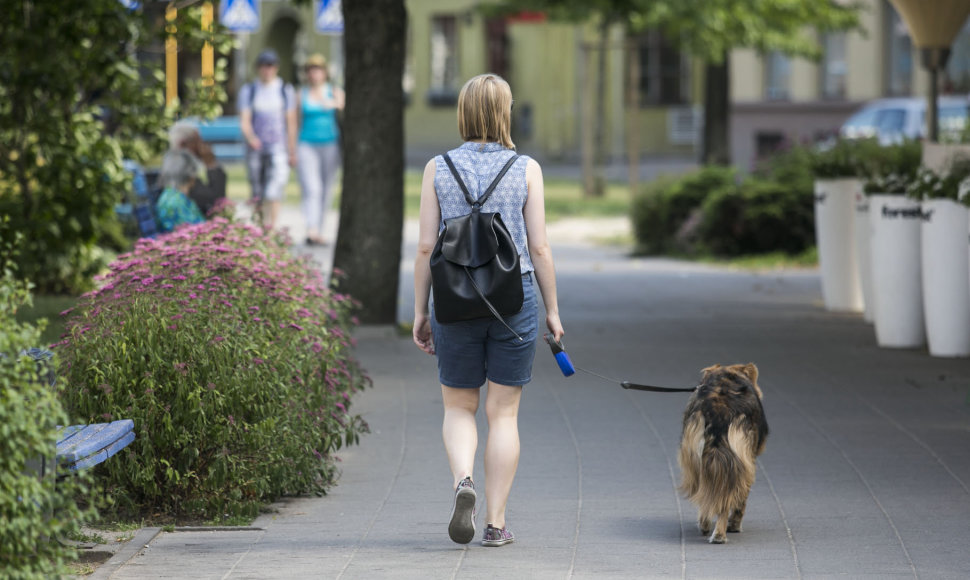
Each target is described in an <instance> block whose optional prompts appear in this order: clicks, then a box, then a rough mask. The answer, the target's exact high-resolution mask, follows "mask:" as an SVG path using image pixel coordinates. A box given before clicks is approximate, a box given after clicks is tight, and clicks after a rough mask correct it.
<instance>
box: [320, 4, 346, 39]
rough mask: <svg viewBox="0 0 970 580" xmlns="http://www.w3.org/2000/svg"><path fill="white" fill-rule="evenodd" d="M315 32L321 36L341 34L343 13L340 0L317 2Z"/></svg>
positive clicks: (342, 31)
mask: <svg viewBox="0 0 970 580" xmlns="http://www.w3.org/2000/svg"><path fill="white" fill-rule="evenodd" d="M316 28H317V32H320V33H322V34H343V33H344V13H343V11H342V10H341V9H340V0H317V18H316Z"/></svg>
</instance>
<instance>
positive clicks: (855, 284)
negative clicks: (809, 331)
mask: <svg viewBox="0 0 970 580" xmlns="http://www.w3.org/2000/svg"><path fill="white" fill-rule="evenodd" d="M861 188H862V182H861V181H859V180H858V179H854V178H852V179H818V180H816V181H815V240H816V244H817V245H818V262H819V270H820V271H821V275H822V299H823V301H824V302H825V308H826V309H828V310H833V311H841V312H861V311H862V287H861V284H860V281H859V268H858V264H857V262H856V254H855V237H854V235H853V232H854V227H853V226H854V222H855V207H854V206H855V193H856V191H858V190H861Z"/></svg>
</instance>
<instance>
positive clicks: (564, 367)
mask: <svg viewBox="0 0 970 580" xmlns="http://www.w3.org/2000/svg"><path fill="white" fill-rule="evenodd" d="M543 338H545V339H546V343H547V344H548V345H549V349H550V350H552V356H554V357H556V363H557V364H558V365H559V370H561V371H562V374H563V376H566V377H571V376H573V375H574V374H576V367H574V366H573V361H571V360H569V355H568V354H566V347H564V346H563V345H562V342H560V341H558V340H556V339H555V338H554V337H551V336H549V335H548V334H546V335H543Z"/></svg>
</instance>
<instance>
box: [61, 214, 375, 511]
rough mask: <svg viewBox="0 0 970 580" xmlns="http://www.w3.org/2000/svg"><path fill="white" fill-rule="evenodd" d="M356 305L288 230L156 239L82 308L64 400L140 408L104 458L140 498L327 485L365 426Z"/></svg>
mask: <svg viewBox="0 0 970 580" xmlns="http://www.w3.org/2000/svg"><path fill="white" fill-rule="evenodd" d="M354 306H355V305H354V302H353V300H352V299H350V298H349V297H347V296H344V295H341V294H339V293H337V292H335V291H334V290H331V289H328V288H327V287H326V285H325V283H324V280H323V277H322V275H321V274H320V273H319V271H317V270H315V269H313V268H312V267H311V265H310V264H309V263H307V262H306V261H305V260H301V259H296V258H294V257H293V256H292V255H291V253H290V251H289V244H288V242H286V241H285V240H283V239H281V238H279V237H276V236H273V235H267V234H264V233H263V232H262V230H260V229H259V228H256V227H254V226H250V225H243V224H238V223H234V222H231V221H229V220H226V219H224V218H215V219H214V220H213V221H210V222H206V223H204V224H199V225H195V226H188V227H184V228H181V229H178V230H176V231H175V232H173V233H171V234H168V235H166V236H162V237H160V238H158V239H156V240H141V241H139V242H138V243H137V245H136V247H135V249H134V251H132V252H131V253H129V254H125V255H122V256H120V257H119V258H118V259H117V260H116V261H115V262H114V263H113V264H111V266H110V272H109V273H108V274H107V275H105V276H103V277H102V279H101V280H100V288H99V289H98V290H95V291H93V292H90V293H88V294H86V295H84V296H83V297H82V299H81V301H80V303H79V305H78V306H77V308H75V309H74V311H73V312H71V313H70V314H69V319H68V331H67V334H66V335H65V338H64V340H63V341H62V342H60V343H58V344H57V345H55V347H56V352H57V353H58V355H59V358H60V360H61V376H62V377H63V379H64V380H63V381H62V382H61V385H62V389H63V393H62V398H63V400H64V401H65V403H66V405H67V407H68V409H69V410H70V412H71V413H72V414H73V415H74V416H78V417H81V418H82V419H86V420H88V421H92V422H103V421H110V420H114V419H133V420H134V422H135V430H136V435H137V437H136V439H135V441H134V443H132V444H131V445H130V446H129V447H128V449H127V450H126V451H125V452H122V453H121V454H120V455H119V457H117V458H113V459H112V460H111V461H108V462H105V464H104V468H105V471H106V473H107V477H108V478H109V481H110V483H112V484H115V485H117V486H119V487H121V488H123V490H124V493H123V494H121V495H122V496H123V497H125V498H126V499H127V500H128V501H129V502H130V504H129V506H128V507H130V508H132V509H136V510H140V511H143V512H144V511H150V513H164V514H169V515H174V516H188V517H200V518H209V519H212V518H214V517H217V516H221V515H223V514H234V515H235V514H242V515H253V514H255V513H256V511H257V510H258V508H259V506H260V505H261V504H263V503H265V502H267V501H272V500H273V499H275V498H277V497H279V496H281V495H284V494H297V493H306V492H315V493H322V492H324V491H325V490H326V488H327V487H328V486H329V485H331V484H332V483H333V482H334V480H335V476H336V472H335V467H334V461H335V457H334V455H333V453H334V452H335V451H336V450H337V449H339V448H340V447H341V446H342V445H344V444H351V443H354V442H356V441H357V439H358V436H359V434H360V433H362V432H363V431H365V429H366V425H365V424H364V422H363V421H362V420H361V418H360V417H359V416H355V415H352V414H350V412H349V410H348V409H349V408H350V403H351V399H352V396H353V394H354V393H356V392H357V391H359V390H360V389H361V388H363V387H364V386H365V385H366V384H367V383H368V379H367V377H366V376H365V375H364V374H363V372H362V370H361V369H360V367H359V366H358V364H357V362H356V361H355V360H354V359H353V358H352V356H351V353H350V348H351V343H352V342H353V341H352V339H351V338H350V336H349V330H350V328H351V326H352V325H353V324H354V323H356V319H355V318H354V317H353V316H352V310H353V308H354Z"/></svg>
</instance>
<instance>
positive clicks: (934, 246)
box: [922, 199, 970, 357]
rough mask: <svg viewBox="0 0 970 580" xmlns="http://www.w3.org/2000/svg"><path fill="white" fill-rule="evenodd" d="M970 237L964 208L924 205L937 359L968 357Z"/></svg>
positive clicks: (929, 318)
mask: <svg viewBox="0 0 970 580" xmlns="http://www.w3.org/2000/svg"><path fill="white" fill-rule="evenodd" d="M968 235H970V231H968V227H967V208H966V207H964V206H962V205H960V204H959V203H957V202H955V201H953V200H949V199H930V200H926V201H924V202H923V224H922V246H923V312H924V314H925V316H926V338H927V342H928V343H929V347H930V354H931V355H933V356H939V357H957V356H970V270H968V263H970V255H968V247H967V236H968Z"/></svg>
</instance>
